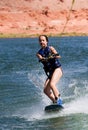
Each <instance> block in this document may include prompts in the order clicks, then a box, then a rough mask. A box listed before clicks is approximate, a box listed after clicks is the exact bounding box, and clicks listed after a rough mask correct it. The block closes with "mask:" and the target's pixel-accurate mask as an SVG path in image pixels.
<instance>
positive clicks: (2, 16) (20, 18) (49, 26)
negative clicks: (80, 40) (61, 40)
mask: <svg viewBox="0 0 88 130" xmlns="http://www.w3.org/2000/svg"><path fill="white" fill-rule="evenodd" d="M71 7H73V8H72V10H70V9H71ZM63 31H64V32H63ZM62 32H63V33H72V32H75V33H87V34H88V1H87V0H86V1H84V0H77V1H76V0H75V1H74V4H73V6H72V1H71V0H70V1H69V0H53V1H52V0H48V1H47V0H16V1H14V0H8V1H7V0H1V1H0V33H1V34H2V33H3V34H19V33H20V34H22V33H25V34H29V35H32V34H42V33H46V34H60V33H62Z"/></svg>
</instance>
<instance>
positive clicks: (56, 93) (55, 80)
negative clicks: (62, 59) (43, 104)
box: [50, 68, 62, 98]
mask: <svg viewBox="0 0 88 130" xmlns="http://www.w3.org/2000/svg"><path fill="white" fill-rule="evenodd" d="M61 77H62V69H61V68H57V69H55V71H54V73H53V75H52V78H51V80H50V87H51V89H52V91H53V94H54V96H55V98H58V96H59V94H60V93H59V91H58V89H57V87H56V84H57V83H58V82H59V80H60V78H61Z"/></svg>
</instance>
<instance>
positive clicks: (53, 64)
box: [38, 46, 61, 79]
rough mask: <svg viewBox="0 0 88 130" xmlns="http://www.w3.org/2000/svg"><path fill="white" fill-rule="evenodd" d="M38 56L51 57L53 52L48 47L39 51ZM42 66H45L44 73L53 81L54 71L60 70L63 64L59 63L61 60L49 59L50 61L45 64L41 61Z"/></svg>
mask: <svg viewBox="0 0 88 130" xmlns="http://www.w3.org/2000/svg"><path fill="white" fill-rule="evenodd" d="M38 54H40V55H41V56H42V57H45V58H47V57H49V56H50V55H52V52H51V50H50V47H49V46H47V47H46V48H44V49H43V48H41V49H40V50H39V51H38ZM41 62H42V64H43V65H44V71H45V73H46V75H47V76H48V78H49V79H51V77H52V74H53V72H54V70H55V69H56V68H59V67H61V64H60V62H59V60H58V59H57V58H52V59H49V60H48V61H46V62H44V61H41Z"/></svg>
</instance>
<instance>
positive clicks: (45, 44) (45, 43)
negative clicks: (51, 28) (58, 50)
mask: <svg viewBox="0 0 88 130" xmlns="http://www.w3.org/2000/svg"><path fill="white" fill-rule="evenodd" d="M39 43H40V46H41V47H42V48H45V47H46V46H47V44H48V42H47V40H46V37H45V36H40V38H39Z"/></svg>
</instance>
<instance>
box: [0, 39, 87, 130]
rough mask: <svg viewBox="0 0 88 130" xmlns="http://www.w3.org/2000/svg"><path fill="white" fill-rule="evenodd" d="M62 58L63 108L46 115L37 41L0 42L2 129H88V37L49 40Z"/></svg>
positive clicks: (60, 88)
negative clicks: (37, 55) (37, 54)
mask: <svg viewBox="0 0 88 130" xmlns="http://www.w3.org/2000/svg"><path fill="white" fill-rule="evenodd" d="M49 45H53V46H54V47H55V48H56V50H57V51H58V52H59V53H60V55H61V57H62V58H61V60H60V62H61V64H62V68H63V77H62V78H61V80H60V82H59V84H57V87H58V89H59V90H60V92H61V97H62V99H63V105H64V109H63V110H62V111H60V112H52V113H46V112H45V111H44V107H45V106H46V105H49V104H51V101H50V100H49V99H48V98H47V97H46V95H44V93H43V84H44V81H45V79H46V75H45V73H44V71H43V69H42V64H40V63H39V62H38V59H37V57H36V52H37V51H38V50H39V47H40V46H39V44H38V38H10V39H8V38H7V39H0V130H88V37H49Z"/></svg>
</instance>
